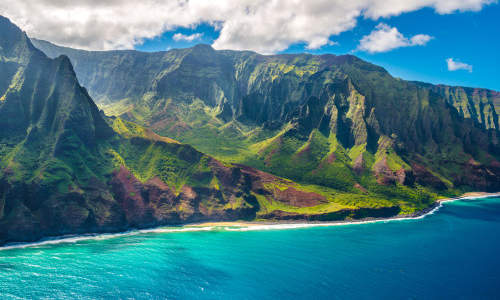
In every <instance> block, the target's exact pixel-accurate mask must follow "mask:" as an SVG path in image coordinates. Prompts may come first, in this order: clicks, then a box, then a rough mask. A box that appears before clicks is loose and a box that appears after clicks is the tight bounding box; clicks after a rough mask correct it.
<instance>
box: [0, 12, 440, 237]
mask: <svg viewBox="0 0 500 300" xmlns="http://www.w3.org/2000/svg"><path fill="white" fill-rule="evenodd" d="M7 37H8V38H7ZM0 47H1V48H0V74H1V77H0V87H1V89H0V91H1V93H2V100H1V101H0V126H1V127H2V131H1V132H0V244H5V243H9V242H23V241H34V240H37V239H40V238H44V237H49V236H55V235H65V234H79V233H96V232H114V231H123V230H128V229H131V228H145V227H152V226H160V225H177V224H184V223H187V222H200V221H223V220H226V221H227V220H241V219H245V220H255V219H266V220H272V219H312V220H314V219H318V220H319V219H321V220H323V219H330V220H338V219H344V218H364V217H366V216H371V215H373V216H379V217H383V216H392V215H395V214H398V213H399V212H400V211H401V208H400V206H399V202H398V201H403V200H402V199H399V200H394V201H386V200H383V199H381V198H377V197H376V196H370V197H368V196H366V195H357V197H358V199H357V200H356V203H355V204H352V203H350V201H351V199H350V198H349V197H348V196H349V195H348V194H346V193H338V192H336V191H335V190H333V189H329V188H325V187H317V186H312V185H302V184H299V183H295V182H293V181H290V180H287V179H284V178H280V177H277V176H274V175H271V174H268V173H265V172H262V171H259V170H256V169H254V168H251V167H248V166H243V165H234V164H228V163H223V162H220V161H218V160H216V159H214V158H212V157H210V156H208V155H205V154H203V153H201V152H199V151H197V150H196V149H194V148H193V147H191V146H189V145H186V144H181V143H179V142H177V141H175V140H172V139H169V138H166V137H161V136H158V135H156V134H155V133H154V132H152V131H151V130H149V129H147V128H144V127H142V126H140V125H137V124H135V123H132V122H128V121H126V120H123V119H122V118H116V117H113V118H108V117H105V116H104V115H103V114H102V113H101V112H100V111H99V110H98V108H97V106H96V105H95V104H94V102H93V100H92V99H91V98H90V96H89V95H88V93H87V90H86V89H85V88H83V87H82V86H81V85H80V84H79V82H78V80H77V78H76V76H75V72H74V69H73V67H72V64H71V62H70V60H69V59H68V58H67V57H66V56H58V57H57V58H55V59H50V58H48V57H47V56H45V54H43V53H42V52H40V51H39V50H38V49H36V48H35V47H33V45H31V42H30V40H29V39H28V38H27V36H26V34H25V33H23V32H22V31H21V30H20V29H19V28H17V27H16V26H15V25H13V24H12V23H10V21H8V20H7V19H5V18H3V17H0ZM428 197H429V199H430V197H432V195H428ZM401 203H403V202H401ZM405 203H406V202H405ZM426 203H427V202H426ZM422 206H423V205H422Z"/></svg>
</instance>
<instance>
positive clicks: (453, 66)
mask: <svg viewBox="0 0 500 300" xmlns="http://www.w3.org/2000/svg"><path fill="white" fill-rule="evenodd" d="M446 64H447V65H448V71H457V70H467V71H469V72H472V65H469V64H466V63H463V62H459V61H456V60H454V59H453V58H448V59H446Z"/></svg>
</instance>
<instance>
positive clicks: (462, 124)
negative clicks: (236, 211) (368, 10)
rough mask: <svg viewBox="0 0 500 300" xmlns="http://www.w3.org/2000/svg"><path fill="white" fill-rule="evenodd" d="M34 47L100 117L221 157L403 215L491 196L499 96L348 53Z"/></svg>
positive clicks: (498, 179) (495, 184)
mask: <svg viewBox="0 0 500 300" xmlns="http://www.w3.org/2000/svg"><path fill="white" fill-rule="evenodd" d="M36 45H37V46H38V47H40V49H42V50H43V51H45V52H46V53H47V54H48V55H51V56H55V55H59V54H67V55H68V56H69V57H70V59H71V60H72V62H73V63H74V64H75V70H76V73H77V76H78V77H79V78H80V80H81V82H82V83H83V84H84V85H85V86H87V87H88V88H89V92H90V94H91V95H92V96H93V97H95V99H96V101H97V103H98V104H99V105H100V107H102V109H103V110H104V111H105V112H106V113H107V114H110V115H117V116H121V117H122V118H124V119H127V120H131V121H134V122H138V123H140V124H142V125H145V126H149V127H151V128H152V129H153V130H154V131H155V132H156V133H158V134H160V135H163V136H168V137H171V138H174V139H176V140H179V141H181V142H184V143H188V144H191V145H193V146H194V147H195V148H196V149H198V150H200V151H202V152H204V153H207V154H209V155H212V156H214V157H216V158H218V159H221V160H223V161H227V162H233V163H240V164H245V165H249V166H252V167H255V168H258V169H260V170H264V171H267V172H270V173H272V174H274V175H277V176H282V177H285V178H288V179H291V180H294V181H296V182H300V183H301V184H303V185H315V186H320V187H323V188H329V189H334V190H335V191H337V192H338V193H348V194H356V195H359V196H360V197H364V196H368V197H370V198H373V199H375V198H382V199H404V200H406V201H409V202H410V203H412V204H411V205H410V206H409V207H406V206H405V208H404V209H403V211H413V210H415V209H418V208H420V207H422V206H423V205H424V204H423V203H422V202H421V201H422V199H432V198H434V197H435V195H450V194H457V193H460V192H462V191H466V190H480V191H498V190H500V163H499V155H500V146H499V139H498V138H499V132H500V131H499V128H500V123H499V119H498V114H499V112H500V93H498V92H494V91H490V90H485V89H472V88H462V87H449V86H442V85H438V86H435V85H431V84H425V83H420V82H409V81H405V80H401V79H398V78H394V77H392V76H391V75H390V74H389V73H388V72H387V71H385V70H384V69H383V68H380V67H378V66H375V65H373V64H370V63H368V62H365V61H362V60H360V59H358V58H357V57H355V56H352V55H342V56H335V55H329V54H327V55H320V56H315V55H309V54H293V55H271V56H264V55H259V54H257V53H254V52H248V51H216V50H214V49H212V48H211V47H210V46H208V45H198V46H195V47H193V48H189V49H174V50H171V51H168V52H157V53H142V52H137V51H109V52H89V51H82V50H75V49H69V48H63V47H58V46H55V45H53V44H50V43H47V42H43V41H36ZM355 198H356V197H354V198H353V199H355ZM426 201H427V200H426ZM428 201H431V200H428ZM424 202H425V201H424Z"/></svg>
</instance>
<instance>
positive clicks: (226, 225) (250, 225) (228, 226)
mask: <svg viewBox="0 0 500 300" xmlns="http://www.w3.org/2000/svg"><path fill="white" fill-rule="evenodd" d="M491 197H500V192H498V193H486V192H469V193H465V194H463V195H461V196H458V197H454V198H443V199H438V200H436V202H435V203H434V205H432V206H430V207H428V208H427V209H424V210H421V211H419V212H416V213H414V214H410V215H398V216H394V217H390V218H364V219H360V220H342V221H331V222H328V221H303V220H297V221H293V220H282V221H281V220H273V221H248V222H247V221H221V222H217V221H214V222H200V223H187V224H183V225H180V226H170V227H167V226H161V227H155V228H150V229H131V230H128V231H123V232H118V233H88V234H79V235H66V236H56V237H48V238H46V239H42V240H39V241H35V242H23V243H10V244H5V245H2V246H0V251H2V250H9V249H18V248H29V247H37V246H43V245H50V244H60V243H76V242H80V241H85V240H104V239H110V238H117V237H122V236H131V235H139V234H145V233H175V232H193V231H213V230H217V229H218V228H221V229H224V230H226V231H253V230H284V229H298V228H308V227H329V226H345V225H355V224H369V223H377V222H391V221H404V220H417V219H422V218H424V217H425V216H427V215H431V214H433V213H434V212H436V211H437V210H439V208H441V207H442V205H443V203H445V202H453V201H459V200H467V199H481V198H491Z"/></svg>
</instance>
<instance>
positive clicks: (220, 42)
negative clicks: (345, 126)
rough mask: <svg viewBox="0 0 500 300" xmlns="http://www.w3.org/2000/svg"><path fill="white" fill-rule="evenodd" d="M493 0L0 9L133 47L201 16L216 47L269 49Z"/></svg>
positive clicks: (77, 38) (28, 1)
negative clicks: (423, 11) (367, 23)
mask: <svg viewBox="0 0 500 300" xmlns="http://www.w3.org/2000/svg"><path fill="white" fill-rule="evenodd" d="M494 1H495V0H349V1H346V0H307V1H299V0H293V1H292V0H210V1H207V0H168V1H167V0H141V1H137V0H106V1H105V0H78V1H67V0H1V1H0V14H2V15H4V16H6V17H8V18H10V19H11V20H12V21H13V22H15V23H16V24H18V25H19V26H20V27H22V28H23V29H24V30H26V31H27V32H28V34H29V35H30V36H33V37H37V38H41V39H45V40H49V41H51V42H54V43H57V44H61V45H65V46H71V47H77V48H86V49H95V50H103V49H104V50H106V49H123V48H133V46H134V45H136V44H140V43H141V42H142V41H143V40H144V39H147V38H153V37H156V36H158V35H161V34H162V33H163V32H165V31H170V30H174V29H175V28H177V27H188V28H194V27H196V26H197V25H198V24H200V23H208V24H212V25H213V26H216V28H217V29H219V30H220V36H219V37H218V39H217V40H216V41H215V42H214V44H213V46H214V47H215V48H218V49H249V50H255V51H259V52H263V53H273V52H277V51H280V50H284V49H286V48H288V46H290V45H291V44H293V43H297V42H303V43H305V44H306V45H307V47H308V48H311V49H314V48H319V47H321V46H324V45H326V44H327V43H328V41H329V38H330V37H331V36H332V35H333V36H334V35H338V34H340V33H342V32H344V31H347V30H350V29H352V28H354V27H355V26H356V21H357V19H358V18H359V17H365V18H371V19H374V20H376V19H378V18H380V17H390V16H394V15H399V14H402V13H405V12H410V11H415V10H418V9H420V8H423V7H430V8H433V9H434V10H435V11H436V12H437V13H440V14H446V13H452V12H456V11H477V10H480V9H481V8H482V7H483V6H484V5H486V4H489V3H492V2H494ZM413 42H414V43H415V44H417V41H413Z"/></svg>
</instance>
